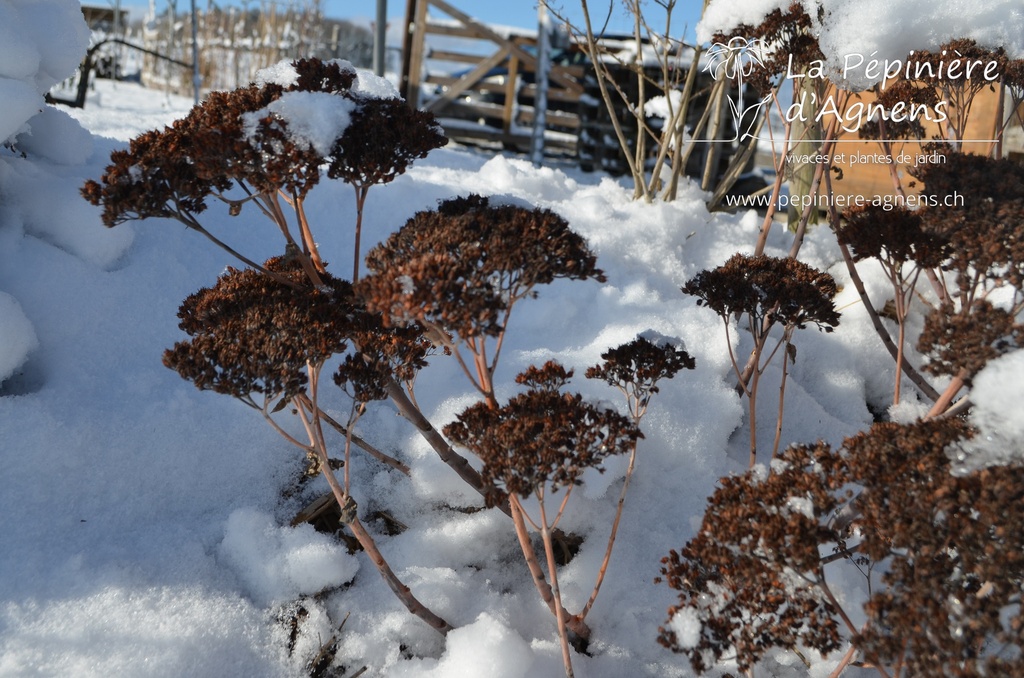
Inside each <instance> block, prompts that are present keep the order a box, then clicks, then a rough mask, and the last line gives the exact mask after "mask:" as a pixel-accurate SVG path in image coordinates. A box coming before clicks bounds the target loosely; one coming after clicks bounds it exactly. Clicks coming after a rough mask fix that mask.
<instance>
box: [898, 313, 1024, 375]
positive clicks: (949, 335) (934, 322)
mask: <svg viewBox="0 0 1024 678" xmlns="http://www.w3.org/2000/svg"><path fill="white" fill-rule="evenodd" d="M917 348H918V350H919V351H920V352H921V353H922V354H925V355H927V356H929V362H928V364H926V365H925V367H924V369H926V370H928V371H929V372H931V373H932V374H944V375H947V376H951V377H952V376H956V375H958V374H961V373H963V374H964V378H965V380H966V381H967V382H968V383H969V382H970V378H971V377H973V376H974V375H976V374H977V373H978V372H980V371H981V369H982V368H983V367H985V364H986V363H987V362H988V361H990V360H993V359H995V358H998V357H999V356H1001V355H1004V354H1006V353H1009V352H1010V351H1013V350H1016V349H1018V348H1024V324H1021V323H1018V322H1015V320H1014V317H1013V315H1012V314H1011V313H1009V312H1007V311H1005V310H1003V309H1001V308H998V307H996V306H993V305H992V304H990V303H989V302H988V301H986V300H984V299H982V300H978V301H976V302H974V304H973V306H972V307H971V309H970V312H969V313H955V312H954V310H953V308H952V305H951V304H944V305H942V306H940V307H937V308H935V309H934V310H932V311H931V312H930V313H929V314H928V315H927V316H925V321H924V329H923V330H922V331H921V336H920V338H919V339H918V343H917Z"/></svg>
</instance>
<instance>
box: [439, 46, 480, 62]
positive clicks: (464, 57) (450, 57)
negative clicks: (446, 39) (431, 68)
mask: <svg viewBox="0 0 1024 678" xmlns="http://www.w3.org/2000/svg"><path fill="white" fill-rule="evenodd" d="M427 58H428V59H437V60H438V61H457V62H458V63H461V64H475V63H476V62H478V61H480V55H479V54H466V53H465V52H449V51H448V50H444V49H432V50H430V51H429V52H427Z"/></svg>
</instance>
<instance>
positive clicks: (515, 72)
mask: <svg viewBox="0 0 1024 678" xmlns="http://www.w3.org/2000/svg"><path fill="white" fill-rule="evenodd" d="M517 80H519V57H517V56H516V55H514V54H513V55H512V56H511V57H509V60H508V77H507V78H505V109H504V110H503V111H502V127H504V129H505V131H506V132H508V131H510V130H511V129H512V111H513V110H514V107H515V103H516V85H517V84H518V83H517V82H516V81H517Z"/></svg>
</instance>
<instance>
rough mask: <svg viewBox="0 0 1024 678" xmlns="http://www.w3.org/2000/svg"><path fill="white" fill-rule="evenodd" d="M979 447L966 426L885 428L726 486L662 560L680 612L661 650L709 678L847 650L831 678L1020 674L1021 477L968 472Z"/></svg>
mask: <svg viewBox="0 0 1024 678" xmlns="http://www.w3.org/2000/svg"><path fill="white" fill-rule="evenodd" d="M972 435H973V432H972V431H971V430H970V429H969V428H968V427H967V426H966V425H965V424H964V423H963V422H961V421H960V420H958V419H956V418H947V419H941V420H931V421H923V422H918V423H914V424H892V423H882V424H876V425H875V426H873V427H872V428H871V429H870V430H869V431H866V432H863V433H860V434H858V435H856V436H853V437H851V438H848V439H847V440H846V441H845V442H844V443H843V445H842V447H841V448H839V449H836V450H833V449H831V448H830V447H829V446H828V445H826V444H825V443H818V444H817V445H813V446H797V447H793V448H790V449H789V450H786V451H785V452H784V453H783V454H782V456H781V457H780V458H779V460H777V461H776V462H775V463H774V464H773V466H772V471H771V473H769V474H767V475H766V474H765V473H764V472H763V471H757V470H754V471H750V472H748V473H746V474H744V475H742V476H737V477H732V478H727V479H724V480H723V481H722V483H721V486H720V488H719V489H718V490H716V491H715V493H714V495H713V496H712V497H711V499H710V501H709V504H708V510H707V512H706V514H705V516H704V522H703V524H702V526H701V528H700V530H699V532H698V533H697V535H696V536H695V537H694V538H693V539H692V540H691V541H690V542H689V543H688V544H687V545H686V546H685V547H684V548H683V549H681V550H680V551H671V552H670V553H669V555H668V556H667V557H665V558H664V559H663V560H662V580H663V581H664V582H665V583H667V584H668V586H669V587H671V588H672V589H673V590H674V591H675V592H676V593H677V594H678V600H677V602H676V604H675V605H673V606H672V607H671V608H670V609H669V620H668V622H667V623H666V625H665V626H663V627H662V629H661V632H660V635H659V639H658V640H659V642H661V643H662V644H663V645H665V646H666V647H668V648H670V649H672V650H673V651H675V652H679V653H682V654H684V655H686V657H687V658H688V659H689V661H690V663H691V665H692V667H693V669H694V670H695V671H696V672H698V673H705V672H707V671H709V670H710V669H711V668H712V665H713V663H714V662H717V661H718V660H720V659H723V658H726V657H731V658H734V659H735V661H736V662H737V664H738V666H739V669H740V671H743V672H745V673H746V674H747V675H752V672H753V667H754V666H756V665H757V664H758V662H760V661H761V660H762V659H764V658H765V657H766V655H767V654H768V653H769V652H771V651H772V650H775V649H785V650H793V651H801V650H806V649H813V650H816V651H818V652H821V653H823V654H833V653H836V652H838V651H840V650H843V648H845V651H844V652H843V654H842V655H841V656H840V658H839V661H838V664H837V666H836V668H835V669H834V670H833V672H832V673H831V674H830V675H831V676H839V675H840V674H841V673H842V672H843V671H844V670H845V669H846V667H848V666H850V665H851V664H853V663H855V662H856V663H858V665H860V666H864V667H867V668H873V669H874V670H875V671H876V672H877V673H878V675H880V676H886V677H888V678H898V677H902V676H980V675H1005V676H1009V675H1018V674H1020V672H1021V671H1022V670H1024V662H1022V652H1021V651H1022V649H1024V637H1022V635H1021V629H1022V628H1024V617H1022V614H1021V609H1022V608H1021V601H1020V596H1021V593H1020V592H1021V587H1022V585H1024V558H1022V556H1021V549H1020V545H1021V544H1022V543H1024V520H1021V516H1020V511H1019V502H1020V500H1021V497H1022V496H1024V466H1022V465H1021V464H1020V463H1019V462H1017V463H1012V464H1009V465H1005V466H992V467H987V468H981V469H976V470H964V469H957V468H956V467H955V464H954V462H953V461H951V459H952V458H954V457H955V456H956V455H957V449H958V448H959V447H960V446H961V445H962V444H963V443H964V442H965V441H967V440H968V439H970V437H971V436H972ZM853 488H859V491H858V492H857V493H856V494H855V493H854V492H853V491H852V490H853ZM843 564H845V565H843ZM839 567H845V568H847V570H848V571H852V572H853V573H854V574H855V576H856V572H859V573H860V575H861V576H862V577H863V578H864V580H865V587H864V589H865V591H866V595H865V596H864V597H863V599H862V600H860V601H857V600H856V598H855V597H853V596H851V595H850V594H849V593H848V594H847V595H845V596H840V595H838V594H837V593H835V592H834V591H833V589H832V585H831V584H830V583H829V582H830V580H831V579H834V578H835V575H836V572H835V570H836V569H837V568H839ZM858 602H859V604H860V605H861V606H862V610H856V609H855V606H856V605H858ZM855 619H860V620H863V621H858V622H855V621H854V620H855Z"/></svg>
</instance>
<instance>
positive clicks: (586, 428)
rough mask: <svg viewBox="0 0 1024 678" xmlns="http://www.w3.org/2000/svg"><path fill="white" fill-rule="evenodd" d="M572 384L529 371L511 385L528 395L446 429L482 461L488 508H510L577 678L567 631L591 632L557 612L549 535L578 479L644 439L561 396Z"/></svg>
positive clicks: (602, 412) (474, 409)
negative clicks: (530, 504) (535, 536)
mask: <svg viewBox="0 0 1024 678" xmlns="http://www.w3.org/2000/svg"><path fill="white" fill-rule="evenodd" d="M571 377H572V371H571V370H566V369H565V368H564V367H562V366H561V365H559V364H558V363H556V362H548V363H547V364H545V365H544V366H543V367H540V368H538V367H530V368H528V369H527V370H526V371H524V372H523V373H521V374H520V375H519V376H518V377H516V382H518V383H519V384H522V385H524V386H526V387H527V391H526V392H524V393H521V394H519V395H517V396H514V397H512V398H510V399H509V401H508V403H506V404H505V405H503V406H501V407H499V408H494V407H491V406H490V404H489V403H487V402H486V401H484V402H480V403H477V404H476V405H473V406H471V407H469V408H468V409H466V410H465V411H464V412H462V413H461V414H460V415H459V416H458V421H456V422H454V423H452V424H449V425H448V426H446V427H445V430H444V432H445V435H447V436H448V437H450V438H451V439H452V440H453V441H454V442H455V443H457V444H459V445H462V446H464V447H466V448H468V449H470V450H472V451H473V453H474V454H476V456H477V457H479V458H480V460H481V461H482V462H483V471H482V476H483V480H484V483H485V486H486V487H487V488H488V490H489V491H488V493H487V503H488V505H491V506H494V505H497V504H500V503H503V502H508V504H509V506H510V508H511V513H512V520H513V523H514V524H515V529H516V535H517V536H518V538H519V545H520V547H521V548H522V551H523V556H524V557H525V559H526V563H527V565H528V566H529V568H530V573H531V574H532V575H533V581H534V583H535V584H536V586H537V589H538V591H539V592H540V595H541V597H542V598H543V600H544V602H545V603H547V605H548V608H549V609H550V610H551V611H552V613H553V614H554V615H555V617H556V619H557V621H558V635H559V638H560V640H561V644H562V660H563V663H564V666H565V672H566V676H568V677H570V678H571V676H573V675H574V674H573V669H572V659H571V656H572V655H571V652H570V649H569V636H568V631H570V630H571V631H572V632H574V633H575V634H576V635H577V636H579V637H580V638H582V639H584V640H586V639H588V638H589V635H590V629H589V628H588V627H587V625H586V623H585V622H584V620H583V615H582V614H579V615H570V614H569V613H568V612H567V611H566V609H565V608H564V607H563V605H562V598H561V595H560V593H559V587H558V568H557V566H556V562H555V545H554V542H553V539H552V533H553V531H554V530H555V529H556V528H557V527H558V524H559V522H560V521H561V518H562V515H563V514H564V512H565V507H566V505H567V504H568V501H569V497H570V496H571V494H572V489H573V487H575V486H576V485H579V484H580V483H581V476H582V475H583V472H584V471H585V470H586V469H588V468H596V469H599V470H603V469H602V466H601V464H602V462H603V461H604V460H605V458H607V457H608V456H611V455H616V454H626V453H628V452H629V451H630V450H631V449H635V447H636V442H637V440H638V439H639V438H640V437H641V434H640V430H639V429H638V428H637V427H636V425H635V424H633V422H631V421H630V419H629V418H628V417H625V416H623V415H621V414H619V413H618V412H615V411H614V410H610V409H602V408H599V407H597V406H595V405H592V404H590V403H588V402H586V401H585V400H583V397H582V396H581V395H580V394H578V393H563V392H562V388H563V387H565V386H566V385H567V384H568V382H569V380H570V379H571ZM559 491H562V496H561V499H560V501H559V500H558V497H557V495H558V493H559ZM529 498H533V499H536V501H537V506H538V509H537V514H536V515H534V516H531V515H530V513H529V511H527V509H526V507H525V506H524V505H523V500H524V499H529ZM549 499H551V500H555V501H558V504H557V507H553V506H551V505H549V504H548V503H547V502H548V500H549ZM527 525H529V526H530V527H532V528H533V529H535V530H537V531H539V532H540V535H541V540H542V542H543V546H544V554H545V560H546V564H547V569H548V572H547V577H545V575H544V572H543V570H542V569H541V567H540V564H539V563H538V561H537V555H536V552H535V551H534V548H533V544H532V543H531V541H530V534H529V528H528V527H527Z"/></svg>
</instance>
